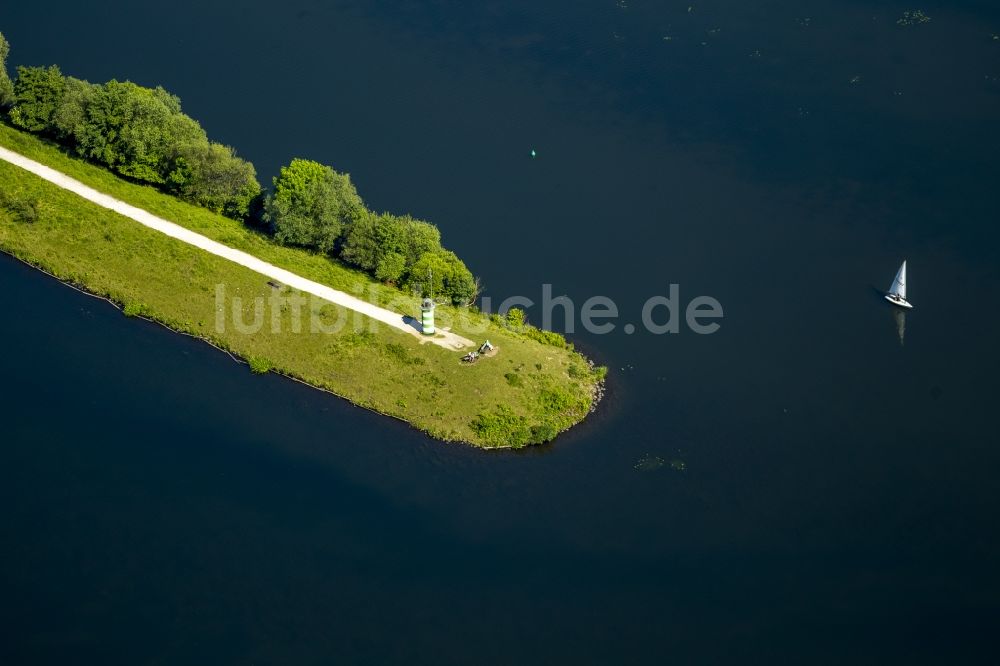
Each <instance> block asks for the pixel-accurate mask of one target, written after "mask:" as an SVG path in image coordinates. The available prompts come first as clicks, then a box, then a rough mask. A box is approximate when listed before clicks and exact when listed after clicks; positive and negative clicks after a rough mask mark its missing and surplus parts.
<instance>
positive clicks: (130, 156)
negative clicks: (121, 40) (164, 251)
mask: <svg viewBox="0 0 1000 666" xmlns="http://www.w3.org/2000/svg"><path fill="white" fill-rule="evenodd" d="M86 117H87V122H86V123H85V124H84V126H83V129H82V131H81V132H80V135H79V136H78V142H79V152H81V153H82V154H83V155H85V156H87V157H89V158H90V159H93V160H96V161H98V162H102V163H104V164H106V165H108V166H109V167H111V168H112V169H114V170H115V171H117V172H118V173H120V174H123V175H125V176H130V177H132V178H136V179H138V180H144V181H147V182H150V183H157V184H162V183H165V182H166V176H167V175H168V174H169V173H170V172H171V171H172V170H173V168H174V165H173V164H172V162H171V158H172V157H173V156H174V153H175V152H176V146H180V145H185V144H191V143H207V142H208V137H207V136H206V135H205V131H204V130H203V129H201V126H200V125H198V123H197V122H195V121H194V120H192V119H191V118H189V117H187V116H185V115H184V114H183V113H181V112H180V101H179V100H178V99H177V98H176V97H174V96H173V95H170V94H169V93H167V92H166V91H165V90H163V89H162V88H157V89H155V90H153V89H150V88H143V87H142V86H138V85H136V84H134V83H132V82H131V81H124V82H119V81H115V80H112V81H109V82H107V83H106V84H104V85H103V86H101V87H100V89H99V91H98V92H97V93H96V94H95V95H94V96H93V98H92V99H91V100H90V102H89V104H88V105H87V111H86Z"/></svg>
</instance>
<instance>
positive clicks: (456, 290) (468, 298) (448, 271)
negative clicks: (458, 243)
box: [407, 249, 476, 305]
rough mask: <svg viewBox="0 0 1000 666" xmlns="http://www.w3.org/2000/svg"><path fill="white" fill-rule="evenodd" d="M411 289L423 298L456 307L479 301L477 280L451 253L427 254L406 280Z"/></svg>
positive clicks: (415, 265)
mask: <svg viewBox="0 0 1000 666" xmlns="http://www.w3.org/2000/svg"><path fill="white" fill-rule="evenodd" d="M407 283H408V285H409V286H410V287H411V288H415V287H418V286H419V288H420V290H421V292H422V295H423V296H424V297H441V296H444V297H447V298H449V299H451V302H452V303H454V304H455V305H468V304H469V303H470V302H472V300H473V299H474V298H475V297H476V280H475V278H474V277H473V276H472V273H470V272H469V269H468V268H466V266H465V264H463V263H462V261H461V260H460V259H459V258H458V257H457V256H456V255H455V253H454V252H450V251H448V250H440V249H439V250H435V251H433V252H426V253H424V255H423V256H421V257H420V259H419V260H418V261H417V263H415V264H414V265H413V266H412V267H411V268H410V271H409V275H408V276H407Z"/></svg>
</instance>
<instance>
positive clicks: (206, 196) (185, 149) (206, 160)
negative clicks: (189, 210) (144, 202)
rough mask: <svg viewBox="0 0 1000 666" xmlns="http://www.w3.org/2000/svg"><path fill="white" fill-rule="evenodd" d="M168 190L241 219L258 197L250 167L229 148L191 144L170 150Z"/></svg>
mask: <svg viewBox="0 0 1000 666" xmlns="http://www.w3.org/2000/svg"><path fill="white" fill-rule="evenodd" d="M172 162H173V164H172V168H171V170H170V173H168V174H167V177H166V181H167V185H168V188H169V189H171V190H172V191H173V192H175V193H176V194H177V195H178V196H180V197H181V198H183V199H187V200H188V201H192V202H194V203H196V204H198V205H199V206H204V207H205V208H208V209H209V210H212V211H215V212H217V213H222V214H224V215H227V216H229V217H233V218H237V219H240V218H243V217H245V216H246V215H247V213H248V212H249V209H250V202H251V201H252V200H253V199H254V198H255V197H256V196H257V195H259V194H260V183H258V182H257V172H256V170H255V169H254V167H253V165H252V164H250V163H249V162H247V161H246V160H242V159H240V158H239V157H237V156H236V154H235V152H234V151H233V149H232V148H230V147H229V146H223V145H222V144H218V143H208V142H200V141H195V142H191V143H186V144H182V145H180V146H177V147H176V148H175V149H174V156H173V159H172Z"/></svg>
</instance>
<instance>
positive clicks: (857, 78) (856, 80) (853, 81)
mask: <svg viewBox="0 0 1000 666" xmlns="http://www.w3.org/2000/svg"><path fill="white" fill-rule="evenodd" d="M857 83H861V76H859V75H855V76H852V77H851V84H852V85H853V84H857Z"/></svg>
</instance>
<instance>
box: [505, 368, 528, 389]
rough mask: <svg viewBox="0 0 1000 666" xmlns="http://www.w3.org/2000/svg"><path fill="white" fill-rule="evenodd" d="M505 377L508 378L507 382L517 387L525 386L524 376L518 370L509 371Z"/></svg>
mask: <svg viewBox="0 0 1000 666" xmlns="http://www.w3.org/2000/svg"><path fill="white" fill-rule="evenodd" d="M504 377H505V378H506V379H507V383H508V384H510V385H511V386H514V387H516V388H521V387H523V386H524V378H523V377H521V375H519V374H517V373H516V372H508V373H507V374H506V375H504Z"/></svg>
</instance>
